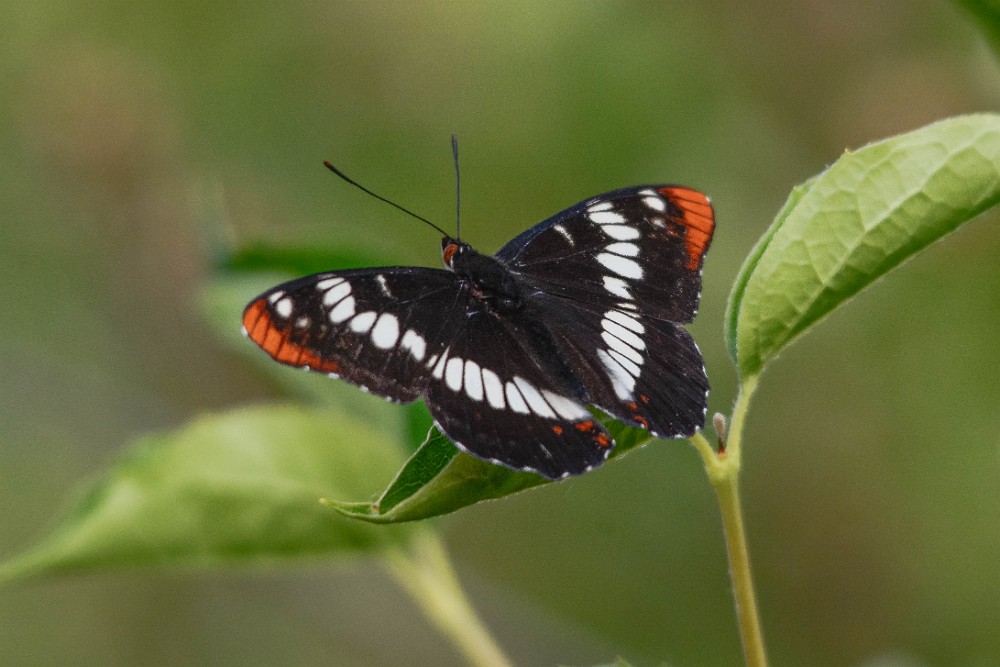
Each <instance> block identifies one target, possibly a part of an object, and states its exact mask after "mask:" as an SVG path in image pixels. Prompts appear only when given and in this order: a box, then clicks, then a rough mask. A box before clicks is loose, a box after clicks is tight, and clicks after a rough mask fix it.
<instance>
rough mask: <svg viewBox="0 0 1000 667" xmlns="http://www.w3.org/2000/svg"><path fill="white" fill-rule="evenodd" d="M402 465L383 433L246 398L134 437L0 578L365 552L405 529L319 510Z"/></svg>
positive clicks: (358, 493)
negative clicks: (233, 406)
mask: <svg viewBox="0 0 1000 667" xmlns="http://www.w3.org/2000/svg"><path fill="white" fill-rule="evenodd" d="M401 463H402V456H401V454H400V453H398V451H397V450H396V449H395V448H394V447H393V443H391V442H386V441H385V438H384V436H382V435H380V434H379V433H378V432H377V431H375V430H372V429H370V428H368V427H366V426H365V425H363V424H361V423H358V422H357V421H355V420H352V419H350V418H347V417H345V416H343V415H337V414H334V413H332V412H331V411H330V410H329V409H322V410H318V409H317V410H305V409H302V408H297V407H253V408H246V409H242V410H237V411H234V412H229V413H224V414H218V415H209V416H204V417H201V418H199V419H197V420H196V421H194V422H193V423H191V424H190V425H188V426H185V427H183V428H181V429H178V430H177V431H174V432H171V433H165V434H161V435H152V436H147V437H144V438H141V439H139V440H138V441H137V442H136V443H134V444H133V446H132V447H131V449H130V451H129V452H128V454H127V455H126V456H124V457H123V458H122V459H121V461H119V462H118V463H117V464H116V465H115V466H114V467H113V468H112V469H111V470H110V471H109V472H108V473H107V474H106V475H105V476H104V477H103V479H101V480H100V481H99V482H98V483H97V484H96V485H95V486H94V487H93V488H91V489H90V491H89V492H88V493H86V495H85V496H84V497H83V498H82V499H81V501H80V502H79V503H77V505H76V507H75V508H74V509H73V510H72V511H71V512H70V513H69V515H68V516H67V518H66V519H65V520H64V521H63V522H62V524H61V525H60V526H59V527H57V528H56V530H54V531H53V532H52V533H51V534H50V535H48V536H47V537H45V538H44V539H43V540H42V541H41V543H39V544H38V545H37V546H35V547H33V548H31V549H30V550H29V551H27V552H26V553H24V554H22V555H21V556H19V557H17V558H15V559H14V560H13V561H10V562H8V563H5V564H3V565H2V566H0V582H2V581H12V580H19V579H24V578H28V577H33V576H42V575H47V574H55V573H62V572H77V571H85V570H96V569H108V568H118V567H126V566H136V565H174V566H199V565H215V564H225V563H233V562H248V561H270V560H275V559H291V558H303V557H317V556H328V557H329V556H338V555H345V554H352V553H358V552H370V551H372V550H378V549H381V548H384V547H386V546H390V545H397V544H399V541H400V540H403V539H405V538H406V536H407V534H408V532H407V531H401V529H399V528H393V529H388V528H385V527H382V528H376V527H373V526H365V525H363V524H361V523H359V522H356V521H347V520H345V519H344V518H343V517H341V516H339V515H337V514H336V513H334V512H330V511H329V509H327V508H325V507H323V506H322V505H321V504H320V502H319V499H320V498H321V497H323V496H339V497H351V496H354V497H363V496H364V494H366V493H368V492H369V491H370V490H371V489H374V488H377V486H378V485H379V484H381V483H384V480H385V479H386V478H387V477H389V476H390V475H391V474H392V472H393V471H394V470H395V469H397V468H398V466H399V465H400V464H401Z"/></svg>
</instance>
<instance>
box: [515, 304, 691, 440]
mask: <svg viewBox="0 0 1000 667" xmlns="http://www.w3.org/2000/svg"><path fill="white" fill-rule="evenodd" d="M529 308H530V309H531V310H534V311H536V312H542V313H545V321H546V326H547V327H548V329H549V330H550V331H551V333H552V336H553V339H554V340H555V341H556V344H557V345H558V346H559V350H560V353H561V355H562V357H563V359H565V360H566V362H567V364H568V365H569V366H570V367H571V368H572V370H573V372H574V373H575V374H576V375H577V377H579V378H580V381H581V383H582V384H583V386H584V387H585V390H586V393H587V400H588V402H589V403H592V404H594V405H596V406H598V407H600V408H601V409H602V410H604V411H605V412H607V413H608V414H610V415H613V416H614V417H617V418H618V419H621V420H622V421H624V422H626V423H628V424H631V425H633V426H640V427H643V428H645V429H647V430H648V431H650V432H651V433H652V434H653V435H656V436H658V437H663V438H676V437H682V436H689V435H691V434H692V433H694V432H695V431H696V430H697V429H699V428H701V427H702V425H704V423H705V412H706V407H707V404H708V389H709V386H708V376H707V375H706V373H705V367H704V362H703V360H702V356H701V353H700V351H699V350H698V346H697V345H696V344H695V342H694V340H692V338H691V336H690V334H688V332H687V331H685V330H684V328H683V327H682V326H680V325H679V324H675V323H673V322H667V321H664V320H659V319H656V318H654V317H650V316H647V315H643V314H641V313H639V312H637V311H634V310H626V309H621V308H607V309H601V308H594V307H592V306H590V305H589V304H583V303H581V302H578V301H571V300H568V299H562V298H559V297H555V296H552V295H547V294H544V293H538V294H536V295H535V296H534V297H533V298H532V302H531V305H530V307H529Z"/></svg>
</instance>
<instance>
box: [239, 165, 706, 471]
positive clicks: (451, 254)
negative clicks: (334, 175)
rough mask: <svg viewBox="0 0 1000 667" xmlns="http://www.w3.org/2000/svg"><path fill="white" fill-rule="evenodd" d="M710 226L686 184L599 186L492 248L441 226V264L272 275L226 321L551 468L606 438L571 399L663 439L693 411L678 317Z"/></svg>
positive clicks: (693, 296)
mask: <svg viewBox="0 0 1000 667" xmlns="http://www.w3.org/2000/svg"><path fill="white" fill-rule="evenodd" d="M327 166H328V167H330V168H331V169H333V167H332V166H330V165H329V164H328V165H327ZM334 171H336V170H335V169H334ZM338 173H339V172H338ZM341 176H342V177H343V178H345V179H346V177H345V176H343V175H342V174H341ZM346 180H350V179H346ZM352 183H353V181H352ZM359 187H360V186H359ZM362 189H364V188H362ZM366 191H367V190H366ZM371 194H374V193H371ZM375 196H378V195H375ZM379 198H380V199H381V197H379ZM390 203H391V202H390ZM394 205H395V204H394ZM397 207H398V206H397ZM399 208H401V207H399ZM404 210H405V209H404ZM417 217H419V216H417ZM431 224H432V223H431ZM714 228H715V219H714V213H713V210H712V205H711V203H710V201H709V199H708V198H707V197H706V196H705V195H703V194H702V193H700V192H698V191H697V190H692V189H689V188H685V187H679V186H674V185H642V186H637V187H630V188H624V189H621V190H614V191H612V192H607V193H605V194H602V195H598V196H596V197H592V198H590V199H587V200H585V201H583V202H581V203H579V204H577V205H576V206H573V207H571V208H568V209H566V210H565V211H563V212H561V213H559V214H557V215H555V216H553V217H551V218H549V219H547V220H545V221H543V222H541V223H539V224H537V225H535V226H534V227H531V228H530V229H527V230H526V231H524V232H523V233H521V234H520V235H519V236H517V237H515V238H514V239H513V240H512V241H510V242H508V243H507V244H506V245H505V246H503V248H501V249H500V251H499V252H498V253H496V254H495V255H486V254H480V253H479V252H477V251H475V250H474V249H473V248H472V247H471V246H470V245H469V244H468V243H466V242H464V241H462V240H460V239H459V238H452V237H451V236H450V235H448V234H446V233H444V232H442V233H444V238H443V239H442V241H441V249H442V258H443V260H444V265H445V269H431V268H423V267H409V266H389V267H380V268H361V269H346V270H337V271H329V272H325V273H319V274H316V275H312V276H307V277H304V278H299V279H298V280H292V281H290V282H286V283H284V284H281V285H278V286H277V287H274V288H272V289H270V290H268V291H266V292H264V293H263V294H261V295H260V296H258V297H257V298H255V299H254V300H253V301H251V302H250V304H249V305H248V306H247V307H246V310H245V311H244V313H243V330H244V332H245V334H246V335H247V336H248V337H249V338H250V339H251V340H252V341H253V342H254V343H256V344H257V345H258V346H260V347H261V348H262V349H263V350H264V351H265V352H267V353H268V354H269V355H271V357H272V358H274V359H275V360H277V361H279V362H281V363H283V364H287V365H289V366H296V367H300V368H306V369H308V370H312V371H316V372H319V373H325V374H327V375H329V376H331V377H339V378H342V379H344V380H347V381H348V382H351V383H354V384H356V385H359V386H360V387H361V388H362V389H364V390H366V391H369V392H371V393H373V394H377V395H379V396H382V397H383V398H386V399H388V400H390V401H395V402H401V403H407V402H411V401H414V400H416V399H418V398H423V399H424V401H425V402H426V404H427V407H428V409H429V411H430V414H431V415H432V417H433V418H434V420H435V423H436V424H437V426H438V428H439V429H440V430H441V431H442V432H443V433H444V434H445V435H447V436H448V437H449V438H450V439H451V440H452V441H453V442H454V443H455V444H456V445H457V446H458V447H460V448H461V449H462V450H464V451H466V452H468V453H470V454H472V455H473V456H477V457H479V458H481V459H485V460H487V461H490V462H493V463H498V464H501V465H504V466H507V467H509V468H513V469H516V470H523V471H530V472H534V473H537V474H539V475H542V476H544V477H546V478H549V479H560V478H564V477H567V476H570V475H578V474H581V473H584V472H587V471H589V470H591V469H593V468H594V467H596V466H599V465H600V464H601V463H603V462H604V461H605V460H606V459H607V457H608V455H609V454H610V452H611V451H612V448H613V447H614V441H613V439H612V437H611V435H610V434H609V433H608V431H607V430H606V429H605V428H604V426H603V425H602V424H601V423H600V422H599V421H598V420H597V419H595V417H594V415H593V414H592V413H591V411H590V410H589V409H588V407H587V406H595V407H598V408H600V409H601V410H603V411H604V412H606V413H608V414H610V415H612V416H614V417H616V418H618V419H619V420H621V421H622V422H624V423H626V424H629V425H632V426H638V427H642V428H645V429H647V430H648V431H649V432H650V433H652V434H653V435H655V436H658V437H664V438H671V437H682V436H689V435H691V434H693V433H694V432H695V431H696V430H697V429H699V428H701V427H702V426H703V425H704V421H705V413H706V408H707V401H708V389H709V384H708V378H707V376H706V373H705V367H704V362H703V360H702V356H701V353H700V351H699V350H698V347H697V345H696V344H695V342H694V340H692V338H691V336H690V334H688V332H687V331H686V330H685V329H684V328H683V327H682V326H681V325H683V324H685V323H688V322H690V321H691V320H692V319H693V318H694V316H695V314H696V312H697V307H698V300H699V297H700V292H701V269H702V263H703V260H704V257H705V253H706V252H707V251H708V247H709V244H710V243H711V240H712V234H713V231H714ZM457 236H458V234H456V237H457Z"/></svg>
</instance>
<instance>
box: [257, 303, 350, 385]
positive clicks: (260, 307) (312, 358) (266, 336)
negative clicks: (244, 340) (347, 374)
mask: <svg viewBox="0 0 1000 667" xmlns="http://www.w3.org/2000/svg"><path fill="white" fill-rule="evenodd" d="M243 328H244V329H246V331H247V335H248V336H249V337H250V340H252V341H253V342H255V343H256V344H257V345H258V346H260V348H261V349H262V350H264V351H265V352H267V353H268V354H269V355H271V357H272V358H273V359H274V360H275V361H280V362H281V363H283V364H288V365H289V366H300V367H301V366H308V367H309V368H311V369H313V370H316V371H321V372H324V373H337V372H339V371H340V364H339V363H337V362H336V361H333V360H329V359H323V358H322V357H320V356H319V355H317V354H316V353H315V352H313V351H312V350H310V349H309V348H307V347H303V346H301V345H298V344H296V343H293V342H292V341H290V340H288V327H287V326H286V327H285V328H284V329H283V328H281V327H278V326H276V325H275V323H274V320H273V319H272V318H271V314H270V312H269V311H268V309H267V303H266V301H265V300H264V299H258V300H257V301H254V302H253V303H252V304H250V305H249V306H248V307H247V309H246V311H245V312H244V313H243Z"/></svg>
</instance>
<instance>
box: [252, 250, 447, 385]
mask: <svg viewBox="0 0 1000 667" xmlns="http://www.w3.org/2000/svg"><path fill="white" fill-rule="evenodd" d="M463 295H464V292H463V291H462V289H461V284H460V281H459V279H458V277H457V276H456V275H455V274H453V273H451V272H449V271H443V270H439V269H426V268H419V267H388V268H375V269H355V270H346V271H333V272H329V273H321V274H317V275H313V276H308V277H306V278H300V279H298V280H293V281H291V282H288V283H284V284H282V285H279V286H277V287H275V288H273V289H271V290H268V291H267V292H265V293H264V294H261V295H260V296H259V297H257V298H256V299H254V300H253V301H252V302H251V303H250V305H249V306H247V308H246V310H245V311H244V313H243V328H244V330H245V331H246V333H247V335H248V336H249V337H250V338H251V339H252V340H253V341H254V342H255V343H257V345H259V346H260V347H261V348H263V349H264V350H265V351H266V352H267V353H268V354H270V355H271V357H273V358H274V359H275V360H277V361H280V362H281V363H284V364H288V365H290V366H297V367H300V368H302V367H306V368H309V369H310V370H313V371H318V372H322V373H328V374H331V375H335V376H337V377H340V378H343V379H345V380H348V381H350V382H353V383H354V384H357V385H360V386H361V387H363V388H365V389H366V390H368V391H371V392H373V393H375V394H378V395H380V396H383V397H385V398H388V399H390V400H393V401H402V402H407V401H412V400H415V399H416V398H418V397H419V396H420V395H421V394H423V393H424V390H425V389H426V386H427V382H428V380H429V378H430V376H431V370H432V369H433V364H431V365H428V363H427V362H428V360H429V359H430V358H431V357H433V356H434V355H436V354H439V353H440V351H441V349H443V348H444V347H445V346H446V345H448V343H450V341H451V339H452V338H453V337H454V336H455V328H456V325H455V323H454V322H455V321H458V322H461V317H462V316H464V312H463V307H464V306H465V303H466V299H465V298H463Z"/></svg>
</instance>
